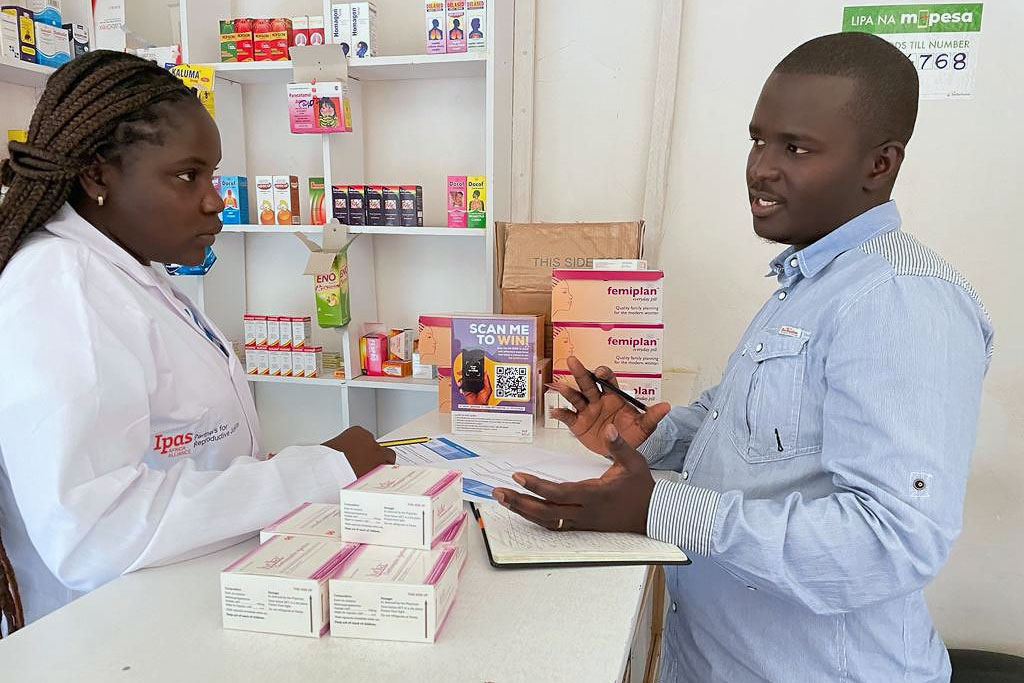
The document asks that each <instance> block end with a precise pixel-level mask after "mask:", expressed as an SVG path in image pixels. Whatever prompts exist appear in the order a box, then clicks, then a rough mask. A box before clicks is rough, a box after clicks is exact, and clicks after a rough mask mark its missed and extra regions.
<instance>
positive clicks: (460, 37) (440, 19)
mask: <svg viewBox="0 0 1024 683" xmlns="http://www.w3.org/2000/svg"><path fill="white" fill-rule="evenodd" d="M424 10H425V12H424V15H425V17H426V38H427V54H430V55H433V54H444V53H446V52H447V53H453V52H486V51H487V0H426V4H425V5H424Z"/></svg>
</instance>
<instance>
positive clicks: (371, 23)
mask: <svg viewBox="0 0 1024 683" xmlns="http://www.w3.org/2000/svg"><path fill="white" fill-rule="evenodd" d="M350 6H351V11H352V41H351V50H352V52H351V56H354V57H357V58H360V59H361V58H363V57H375V56H377V6H376V5H374V4H373V3H372V2H353V3H351V5H350Z"/></svg>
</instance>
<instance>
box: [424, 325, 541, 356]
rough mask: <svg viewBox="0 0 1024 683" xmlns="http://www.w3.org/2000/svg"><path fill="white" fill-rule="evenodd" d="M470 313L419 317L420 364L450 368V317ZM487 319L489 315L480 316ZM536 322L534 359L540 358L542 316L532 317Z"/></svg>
mask: <svg viewBox="0 0 1024 683" xmlns="http://www.w3.org/2000/svg"><path fill="white" fill-rule="evenodd" d="M472 315H473V314H472V313H431V314H427V315H421V316H420V317H419V343H418V348H419V354H420V362H421V363H423V364H424V365H437V366H438V367H445V368H449V367H451V360H452V317H453V316H472ZM480 315H484V316H487V317H501V316H492V315H490V314H484V313H482V314H480ZM532 317H533V318H535V319H536V320H537V330H538V332H537V337H536V339H535V340H534V346H535V349H536V357H537V358H542V357H543V356H542V355H541V354H542V352H543V346H544V344H543V341H544V340H543V338H542V337H541V336H540V330H541V329H542V325H543V322H544V316H542V315H534V316H532Z"/></svg>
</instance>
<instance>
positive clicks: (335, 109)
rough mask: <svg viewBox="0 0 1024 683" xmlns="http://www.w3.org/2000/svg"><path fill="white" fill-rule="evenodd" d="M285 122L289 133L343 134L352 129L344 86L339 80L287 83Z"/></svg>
mask: <svg viewBox="0 0 1024 683" xmlns="http://www.w3.org/2000/svg"><path fill="white" fill-rule="evenodd" d="M288 123H289V126H290V129H291V132H292V133H296V134H303V133H306V134H323V133H346V132H350V131H351V130H352V126H351V114H350V113H349V106H348V98H347V97H346V94H345V84H344V83H342V82H340V81H320V82H318V83H289V84H288Z"/></svg>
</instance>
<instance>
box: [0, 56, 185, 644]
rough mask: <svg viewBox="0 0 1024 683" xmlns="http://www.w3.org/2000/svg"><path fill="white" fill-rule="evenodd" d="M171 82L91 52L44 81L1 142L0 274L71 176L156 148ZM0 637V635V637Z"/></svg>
mask: <svg viewBox="0 0 1024 683" xmlns="http://www.w3.org/2000/svg"><path fill="white" fill-rule="evenodd" d="M193 97H194V95H193V94H192V92H191V91H190V90H189V89H188V88H187V87H185V85H184V84H183V83H182V82H181V81H179V80H178V79H177V78H176V77H175V76H174V75H172V74H171V73H170V72H169V71H167V70H166V69H163V68H161V67H160V66H158V65H157V64H155V63H153V62H150V61H147V60H145V59H141V58H139V57H136V56H134V55H130V54H126V53H124V52H112V51H109V50H96V51H93V52H89V53H87V54H85V55H83V56H81V57H78V58H76V59H74V60H72V61H70V62H68V63H67V64H65V65H64V66H62V67H60V68H59V69H57V70H56V71H55V72H54V73H53V75H52V76H50V78H49V80H48V81H47V82H46V89H45V90H44V91H43V94H42V97H40V99H39V103H38V104H37V105H36V109H35V112H34V113H33V115H32V123H31V125H30V127H29V131H28V140H27V141H26V142H17V141H12V142H10V143H8V150H9V152H10V158H9V159H5V160H3V161H2V162H0V185H5V186H7V187H8V191H7V195H6V197H5V198H4V200H3V202H2V203H0V274H2V273H3V269H4V268H5V267H6V266H7V263H8V262H9V261H10V259H11V256H13V254H14V252H15V251H16V250H17V249H18V246H19V245H20V244H21V243H22V242H23V241H24V240H25V238H26V237H27V236H28V235H29V234H31V233H32V232H33V231H35V230H38V229H39V228H40V227H42V226H43V225H45V224H46V222H47V221H48V220H50V219H51V218H52V217H53V215H54V214H56V213H57V211H59V210H60V208H61V207H62V206H63V205H64V203H65V202H67V201H69V200H72V199H74V198H75V197H76V196H80V194H81V192H82V188H81V185H80V183H79V175H80V174H81V173H82V172H83V171H85V170H86V169H87V168H89V166H91V165H92V164H93V163H95V162H96V161H98V160H99V158H100V157H102V158H103V159H104V160H106V161H117V160H118V159H119V158H120V157H121V155H122V154H123V153H124V152H125V150H126V149H127V148H128V147H130V146H131V145H133V144H135V143H138V142H149V143H152V144H161V142H162V138H161V128H160V126H159V123H160V122H161V121H162V120H163V119H164V118H165V117H166V116H167V111H166V106H167V104H168V103H170V102H178V101H182V100H186V99H188V98H193ZM2 619H6V621H7V631H8V633H13V632H14V631H16V630H18V629H19V628H21V627H22V626H24V624H25V615H24V611H23V609H22V605H21V599H20V597H19V595H18V584H17V581H16V580H15V577H14V569H13V567H12V566H11V562H10V559H9V558H8V557H7V553H6V551H5V550H4V547H3V540H2V537H0V620H2ZM0 637H2V633H0Z"/></svg>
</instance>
